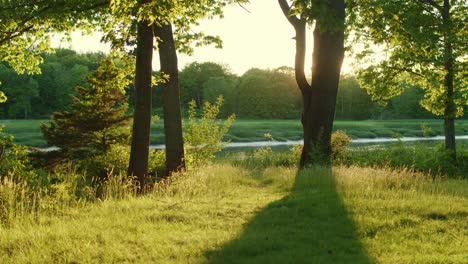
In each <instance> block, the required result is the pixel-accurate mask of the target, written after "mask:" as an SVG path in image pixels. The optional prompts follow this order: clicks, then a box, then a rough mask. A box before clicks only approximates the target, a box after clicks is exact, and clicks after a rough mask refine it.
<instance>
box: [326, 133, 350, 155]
mask: <svg viewBox="0 0 468 264" xmlns="http://www.w3.org/2000/svg"><path fill="white" fill-rule="evenodd" d="M349 144H351V138H350V137H349V136H348V134H346V132H344V131H342V130H337V131H335V132H333V134H332V136H331V149H332V160H338V159H344V158H347V156H348V145H349Z"/></svg>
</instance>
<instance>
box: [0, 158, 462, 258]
mask: <svg viewBox="0 0 468 264" xmlns="http://www.w3.org/2000/svg"><path fill="white" fill-rule="evenodd" d="M57 203H58V205H56V206H57V208H58V209H57V208H56V209H55V210H51V209H50V208H49V209H47V208H45V209H43V211H38V212H36V213H37V214H36V215H35V216H34V217H30V218H26V217H22V218H18V219H14V220H13V221H11V222H10V224H9V225H8V226H5V225H2V226H1V227H0V259H1V262H2V263H129V262H131V263H392V264H393V263H467V262H468V251H467V250H466V249H467V248H468V222H467V221H466V220H467V219H468V182H467V181H466V180H456V179H447V178H440V177H435V178H434V177H429V176H426V175H424V174H420V173H414V172H411V171H409V170H391V169H372V168H358V167H353V166H352V167H339V166H338V167H334V168H333V169H330V168H325V167H316V168H310V169H307V170H304V171H302V172H298V171H297V169H296V168H295V167H264V168H262V167H252V166H249V165H248V164H237V165H234V164H232V163H229V162H224V163H218V164H212V165H209V166H206V167H204V168H202V169H200V170H199V171H197V172H192V173H188V174H186V175H183V176H179V177H175V178H174V180H173V181H172V184H170V185H160V186H159V188H156V189H155V191H154V192H153V193H151V194H149V195H147V196H144V197H134V196H131V195H130V196H127V197H126V198H124V199H107V200H104V201H101V202H99V201H98V202H94V203H79V204H77V205H74V206H62V207H60V204H65V202H64V201H60V200H57ZM48 210H49V211H48Z"/></svg>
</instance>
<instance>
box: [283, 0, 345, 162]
mask: <svg viewBox="0 0 468 264" xmlns="http://www.w3.org/2000/svg"><path fill="white" fill-rule="evenodd" d="M278 2H279V4H280V6H281V9H282V10H283V13H284V14H285V16H286V17H287V18H288V20H289V22H290V23H291V24H292V25H293V27H294V29H295V31H296V61H295V74H296V82H297V84H298V87H299V89H300V90H301V93H302V99H303V112H302V118H301V121H302V127H303V132H304V147H303V149H302V155H301V160H300V166H301V168H303V167H307V166H310V165H312V164H323V163H326V164H328V163H329V162H330V157H331V145H330V142H331V133H332V128H333V120H334V116H335V106H336V96H337V93H338V83H339V79H340V71H341V65H342V62H343V57H344V11H345V10H344V9H345V5H344V0H329V7H330V8H331V9H332V10H333V12H334V13H335V14H337V17H336V18H335V19H338V21H339V24H340V29H339V30H337V31H331V30H328V28H327V25H323V24H321V23H319V22H317V23H316V26H315V31H314V52H313V58H312V65H313V66H312V84H311V85H309V83H308V82H307V79H306V77H305V74H304V58H305V50H306V34H305V32H306V31H305V29H306V19H305V18H304V16H301V17H300V18H299V17H296V16H291V15H290V7H289V5H288V3H287V1H286V0H278Z"/></svg>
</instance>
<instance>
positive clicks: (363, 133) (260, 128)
mask: <svg viewBox="0 0 468 264" xmlns="http://www.w3.org/2000/svg"><path fill="white" fill-rule="evenodd" d="M41 122H48V121H47V120H0V126H4V131H5V132H6V133H8V134H11V135H13V136H14V137H15V143H17V144H21V145H25V146H32V147H46V142H45V141H44V139H43V137H42V134H41V131H40V128H39V123H41ZM421 124H425V126H426V127H427V129H428V130H427V133H428V135H429V136H430V137H434V136H442V135H443V120H437V119H427V120H422V119H408V120H365V121H339V120H338V121H335V123H334V129H335V130H344V131H346V133H347V134H348V135H350V137H351V138H352V139H354V140H355V142H358V141H356V140H359V139H366V140H367V139H380V138H388V139H390V140H394V138H395V137H401V138H414V137H417V138H420V137H423V136H424V133H423V129H422V128H421ZM455 127H456V134H457V135H468V120H457V121H456V126H455ZM265 134H270V135H271V136H272V138H273V139H274V141H277V142H287V141H296V142H299V141H300V140H301V139H302V126H301V124H300V122H299V120H242V119H239V120H236V121H235V122H234V124H233V126H232V128H231V129H230V131H229V132H228V134H227V135H226V137H225V140H226V141H230V142H232V143H236V142H260V141H265ZM163 142H164V135H163V121H162V120H159V121H157V122H154V123H153V125H152V127H151V144H152V145H160V144H163ZM278 144H282V143H278Z"/></svg>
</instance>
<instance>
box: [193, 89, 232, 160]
mask: <svg viewBox="0 0 468 264" xmlns="http://www.w3.org/2000/svg"><path fill="white" fill-rule="evenodd" d="M222 104H223V98H222V97H221V96H220V97H218V99H217V100H216V102H215V103H213V104H211V103H209V102H205V103H204V104H203V107H202V109H201V112H200V113H197V109H196V107H197V104H196V102H195V101H194V100H192V101H191V102H190V104H189V110H188V122H187V123H184V142H185V158H186V164H187V167H188V168H189V169H190V168H197V167H199V166H201V165H202V164H205V163H206V162H208V161H209V160H211V159H213V158H214V157H215V156H214V154H215V153H216V152H218V151H220V150H221V149H222V148H223V147H224V144H223V142H222V140H223V137H224V136H225V135H226V133H227V132H228V130H229V128H230V127H231V125H232V123H233V122H234V119H235V115H231V116H229V117H228V118H227V119H226V120H225V121H224V122H222V121H220V120H218V119H217V116H218V114H219V111H220V108H221V106H222Z"/></svg>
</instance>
